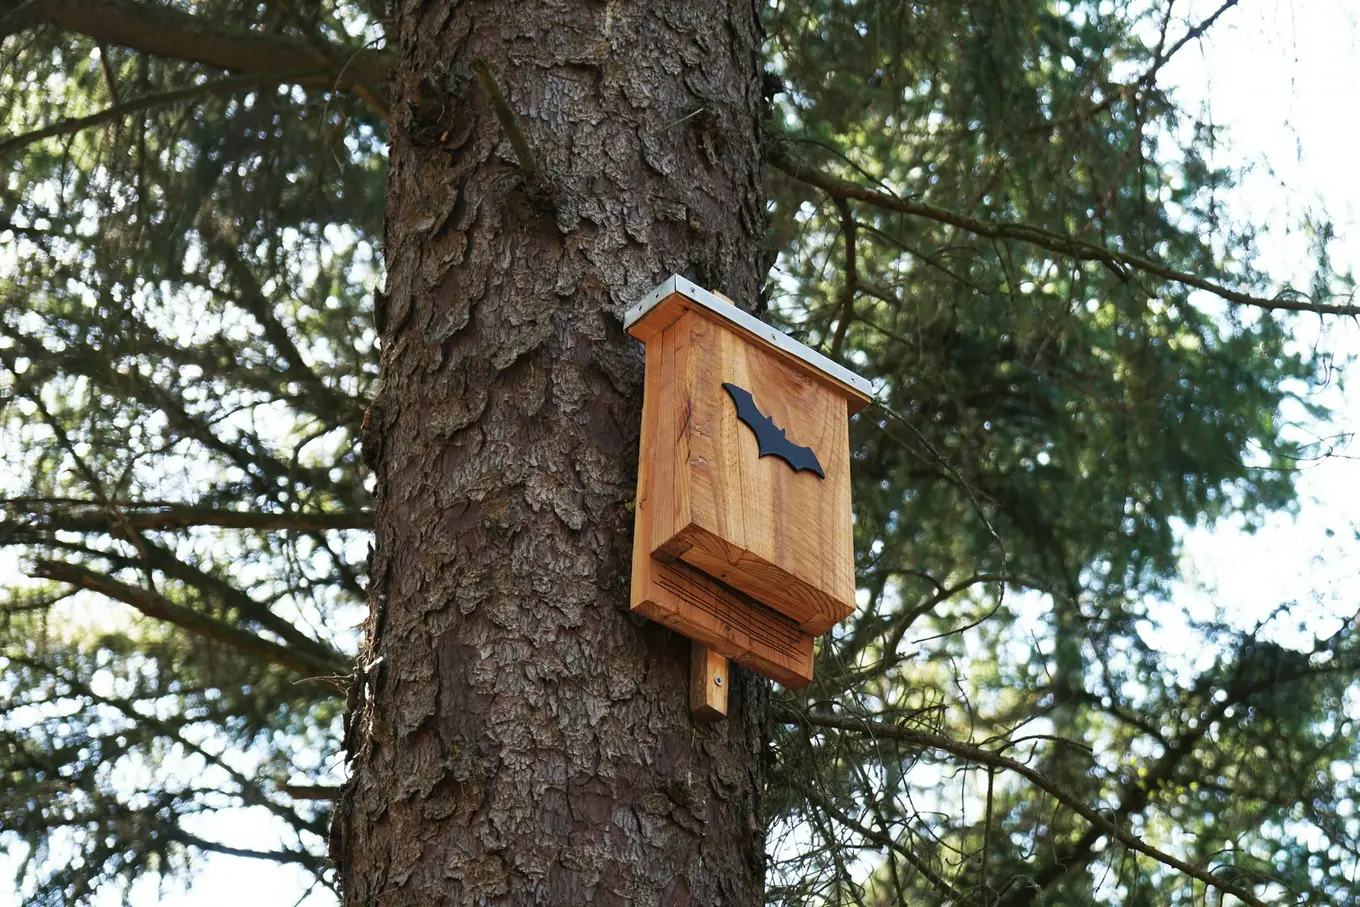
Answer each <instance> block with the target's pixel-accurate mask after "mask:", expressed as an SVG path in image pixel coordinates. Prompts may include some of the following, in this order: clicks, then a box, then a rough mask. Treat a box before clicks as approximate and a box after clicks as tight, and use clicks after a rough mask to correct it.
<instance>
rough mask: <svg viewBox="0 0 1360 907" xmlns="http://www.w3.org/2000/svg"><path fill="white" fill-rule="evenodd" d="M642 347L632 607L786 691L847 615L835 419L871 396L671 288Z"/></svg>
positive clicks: (726, 305) (695, 294)
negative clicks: (818, 640) (821, 638)
mask: <svg viewBox="0 0 1360 907" xmlns="http://www.w3.org/2000/svg"><path fill="white" fill-rule="evenodd" d="M624 324H625V327H626V328H627V330H628V332H629V333H630V334H632V335H633V336H634V337H637V338H638V339H639V340H641V341H643V343H644V344H645V345H646V356H647V366H646V369H647V370H646V381H645V387H644V390H643V408H642V449H641V455H640V463H639V467H638V496H637V521H636V528H635V533H634V541H633V588H632V607H633V610H635V611H638V612H640V613H642V614H644V615H646V616H647V617H649V618H651V619H652V620H656V621H659V622H661V623H664V624H666V625H667V626H669V627H671V628H672V629H674V630H676V631H678V632H680V633H683V634H684V635H686V636H689V637H690V638H691V639H694V640H696V641H698V642H700V643H702V644H703V645H705V646H707V647H709V648H711V649H713V650H714V651H716V652H718V653H719V654H721V655H723V656H726V657H728V658H731V659H732V660H734V661H737V662H740V663H742V664H745V665H747V666H749V667H752V668H754V669H755V670H757V671H760V672H761V673H764V674H767V675H769V676H771V677H773V678H774V679H776V680H778V681H780V682H781V683H783V684H785V685H787V686H794V687H797V686H802V685H803V684H806V683H807V682H808V681H809V680H811V679H812V640H813V638H814V637H815V636H817V635H819V634H821V633H825V632H826V631H827V630H828V629H830V628H831V627H832V626H833V625H834V624H835V623H836V622H838V621H841V620H844V619H845V618H846V617H849V616H850V614H851V613H853V612H854V608H855V568H854V541H853V537H852V524H851V515H850V441H849V421H848V420H849V416H850V414H851V413H854V412H857V411H858V410H860V409H861V408H863V406H864V405H865V404H866V403H868V402H869V399H870V398H869V384H868V382H867V381H865V380H864V379H863V378H860V377H859V376H857V375H855V374H853V373H852V372H850V371H848V370H846V369H845V368H843V367H841V366H839V365H837V364H835V363H834V362H831V361H830V360H829V359H827V358H825V357H824V356H821V355H820V354H818V353H817V352H815V351H814V350H811V349H809V348H808V347H806V346H804V345H803V344H801V343H798V342H797V341H795V340H793V339H791V338H789V337H787V336H786V335H784V334H782V333H780V332H779V331H777V330H775V329H774V328H772V327H770V326H769V325H766V324H763V323H761V322H760V321H758V320H756V319H755V318H753V317H751V316H750V315H748V314H746V313H745V312H742V311H741V310H740V309H738V308H737V307H736V306H734V305H732V304H731V303H730V302H727V301H725V300H724V299H723V298H721V297H719V296H717V295H716V294H713V293H710V292H708V291H707V290H704V289H703V288H701V287H698V286H696V285H695V284H693V283H690V282H689V281H687V280H685V279H684V278H682V277H672V278H670V279H669V280H667V281H666V282H665V283H663V284H661V286H659V287H657V288H656V289H655V290H653V291H652V292H651V293H649V294H648V295H647V296H646V297H645V298H644V299H643V300H642V301H641V302H639V303H638V304H637V305H636V306H634V307H633V308H632V309H630V310H629V312H628V314H627V315H626V316H625V319H624Z"/></svg>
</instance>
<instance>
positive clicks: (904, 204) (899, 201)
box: [766, 149, 1360, 315]
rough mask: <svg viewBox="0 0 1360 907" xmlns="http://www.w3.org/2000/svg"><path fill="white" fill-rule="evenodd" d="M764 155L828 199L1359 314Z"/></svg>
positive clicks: (1282, 307) (1113, 265)
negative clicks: (1223, 281) (851, 201)
mask: <svg viewBox="0 0 1360 907" xmlns="http://www.w3.org/2000/svg"><path fill="white" fill-rule="evenodd" d="M766 159H767V161H768V162H769V163H770V165H771V166H773V167H775V168H776V169H777V170H781V171H783V172H784V173H785V174H787V175H788V176H790V177H792V178H793V179H796V180H798V181H799V182H802V183H806V184H808V185H809V186H814V187H816V188H818V189H820V190H822V191H823V192H825V193H826V194H827V195H829V196H830V197H831V198H833V199H854V200H856V201H862V202H866V203H868V204H870V205H874V206H876V207H879V208H883V209H885V210H888V211H896V212H898V213H900V214H906V215H909V216H912V217H920V218H924V219H926V220H932V221H935V222H936V223H941V224H946V225H948V226H951V227H955V228H957V229H959V230H963V231H964V232H965V233H971V234H973V235H974V236H981V237H984V238H987V239H997V240H1012V241H1018V242H1025V243H1029V244H1031V245H1035V246H1038V247H1039V248H1042V249H1047V250H1049V251H1050V252H1054V253H1056V254H1058V255H1062V256H1065V257H1067V258H1072V259H1075V260H1077V261H1094V262H1099V263H1100V264H1103V265H1105V266H1106V267H1108V268H1110V269H1111V270H1113V271H1115V272H1116V273H1120V274H1122V273H1123V272H1124V271H1126V270H1133V271H1139V272H1142V273H1144V274H1148V275H1151V276H1153V277H1158V278H1161V279H1162V280H1166V281H1169V282H1171V283H1178V284H1181V285H1182V286H1186V287H1191V288H1193V289H1196V290H1203V291H1204V292H1206V293H1211V294H1213V295H1214V296H1217V297H1218V298H1220V299H1222V300H1224V301H1226V302H1230V303H1232V304H1234V305H1245V306H1253V307H1255V308H1260V309H1266V310H1268V311H1287V312H1312V313H1314V314H1318V315H1360V305H1354V304H1350V303H1329V302H1317V301H1315V300H1312V299H1309V298H1307V297H1304V296H1303V295H1302V294H1299V293H1289V294H1286V293H1281V294H1280V295H1279V296H1275V297H1265V296H1253V295H1251V294H1250V293H1243V292H1240V291H1238V290H1234V289H1231V288H1229V287H1225V286H1223V285H1222V284H1218V283H1215V282H1214V281H1212V280H1208V279H1206V278H1204V277H1201V276H1200V275H1198V274H1191V273H1190V272H1188V271H1180V270H1177V269H1176V268H1172V267H1170V266H1169V265H1166V264H1163V263H1162V262H1159V261H1156V260H1154V259H1151V258H1145V257H1143V256H1141V255H1131V254H1129V253H1127V252H1117V251H1115V250H1113V249H1107V248H1105V247H1104V246H1098V245H1096V244H1095V243H1090V242H1086V241H1085V240H1080V239H1077V238H1076V237H1073V236H1066V235H1063V234H1061V233H1054V232H1051V231H1049V230H1044V229H1041V228H1039V227H1032V226H1029V225H1028V224H1022V223H1016V222H1011V221H988V220H981V219H979V218H975V217H969V216H967V215H965V214H959V213H957V212H955V211H949V210H947V209H945V208H937V207H935V206H934V205H927V204H925V203H923V202H916V201H911V200H909V199H903V198H898V197H897V196H895V195H892V194H890V193H888V192H884V191H882V190H879V189H870V188H868V187H866V186H861V185H859V184H857V183H853V182H851V181H849V180H845V179H841V178H840V177H838V176H833V175H832V174H829V173H823V172H822V171H820V170H817V169H815V168H812V167H808V166H806V165H804V164H801V163H798V162H797V161H795V160H793V159H792V158H791V157H789V156H788V155H787V154H786V153H785V152H784V151H782V150H779V149H775V150H773V151H772V152H770V153H769V155H768V156H767V158H766Z"/></svg>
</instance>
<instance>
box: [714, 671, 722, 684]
mask: <svg viewBox="0 0 1360 907" xmlns="http://www.w3.org/2000/svg"><path fill="white" fill-rule="evenodd" d="M713 684H714V686H719V687H720V686H722V677H720V676H719V675H717V674H714V675H713Z"/></svg>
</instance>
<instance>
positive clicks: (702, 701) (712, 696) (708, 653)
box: [689, 642, 729, 722]
mask: <svg viewBox="0 0 1360 907" xmlns="http://www.w3.org/2000/svg"><path fill="white" fill-rule="evenodd" d="M728 682H729V681H728V672H727V659H726V658H723V657H722V656H721V655H719V654H718V653H717V652H714V651H713V650H712V649H710V648H708V647H707V646H703V645H700V644H699V643H697V642H695V643H690V658H689V711H690V714H691V715H693V716H694V720H695V721H701V722H709V721H717V720H718V719H719V718H723V717H725V716H726V715H727V687H728Z"/></svg>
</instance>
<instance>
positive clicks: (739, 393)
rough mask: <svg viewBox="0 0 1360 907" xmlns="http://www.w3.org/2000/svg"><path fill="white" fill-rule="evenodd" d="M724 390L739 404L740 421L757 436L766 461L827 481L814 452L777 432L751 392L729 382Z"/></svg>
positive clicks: (781, 432) (779, 429) (757, 444)
mask: <svg viewBox="0 0 1360 907" xmlns="http://www.w3.org/2000/svg"><path fill="white" fill-rule="evenodd" d="M723 390H725V391H727V393H728V396H730V397H731V398H732V402H733V403H735V404H737V418H738V419H740V420H741V421H742V422H745V423H746V427H747V428H749V429H751V432H752V433H753V434H754V435H755V436H756V446H757V447H758V448H759V449H760V455H761V456H762V457H778V458H779V459H781V460H783V461H784V462H785V463H787V464H789V465H790V466H792V467H793V471H794V472H802V471H803V470H807V471H808V472H815V473H816V474H817V478H819V479H825V478H826V473H825V472H823V471H822V464H821V463H819V462H817V455H816V454H815V453H813V452H812V448H811V447H803V446H802V445H799V444H794V443H793V442H792V441H790V440H789V439H788V436H787V435H785V434H784V429H782V428H776V427H775V424H774V420H773V419H771V418H770V417H769V416H767V415H765V414H764V413H762V412H761V411H760V407H758V406H756V400H755V398H754V397H752V396H751V392H750V391H748V390H747V389H746V388H744V387H737V386H736V385H735V384H728V383H727V382H723Z"/></svg>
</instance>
